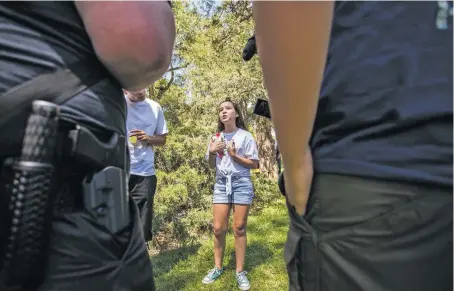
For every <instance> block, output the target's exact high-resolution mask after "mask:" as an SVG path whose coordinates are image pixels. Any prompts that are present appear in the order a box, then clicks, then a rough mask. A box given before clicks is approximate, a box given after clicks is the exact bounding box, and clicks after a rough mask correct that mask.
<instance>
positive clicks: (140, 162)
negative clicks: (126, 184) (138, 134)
mask: <svg viewBox="0 0 454 291" xmlns="http://www.w3.org/2000/svg"><path fill="white" fill-rule="evenodd" d="M125 98H126V104H127V106H128V117H127V118H126V129H127V131H128V135H129V132H130V131H131V130H133V129H140V130H143V131H144V132H145V133H146V134H147V135H149V136H153V135H163V134H166V133H168V130H167V124H166V121H165V119H164V112H163V111H162V108H161V106H160V105H159V104H158V103H157V102H155V101H153V100H151V99H148V98H147V99H145V100H144V101H140V102H131V101H130V100H129V98H127V97H126V96H125ZM128 147H129V153H130V155H131V174H134V175H139V176H153V175H154V174H155V169H154V150H153V147H152V146H150V145H147V144H146V143H144V142H141V141H137V142H136V143H135V144H132V143H130V141H129V139H128Z"/></svg>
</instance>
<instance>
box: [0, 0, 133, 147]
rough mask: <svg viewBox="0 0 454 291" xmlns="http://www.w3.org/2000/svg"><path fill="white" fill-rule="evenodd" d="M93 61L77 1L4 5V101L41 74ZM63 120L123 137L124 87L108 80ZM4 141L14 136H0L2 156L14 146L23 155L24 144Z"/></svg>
mask: <svg viewBox="0 0 454 291" xmlns="http://www.w3.org/2000/svg"><path fill="white" fill-rule="evenodd" d="M90 57H91V58H95V57H96V56H95V53H94V49H93V46H92V44H91V41H90V38H89V37H88V35H87V33H86V31H85V27H84V25H83V23H82V20H81V19H80V17H79V14H78V12H77V10H76V7H75V5H74V3H73V2H72V1H71V2H69V1H65V2H45V1H34V2H25V1H18V2H0V98H1V95H2V94H3V93H5V92H7V91H8V90H11V89H12V88H14V87H15V86H18V85H21V84H23V83H24V82H26V81H29V80H32V79H33V78H35V77H37V76H39V75H41V74H44V73H49V72H52V71H55V70H58V69H64V68H67V67H68V66H69V65H71V64H74V63H77V62H79V61H80V60H82V59H85V58H90ZM90 65H92V66H93V65H99V66H102V65H101V63H99V64H90ZM89 69H90V67H89V66H87V70H89ZM36 98H39V96H36ZM1 113H2V108H0V114H1ZM61 115H62V118H63V119H66V120H70V121H75V122H78V123H80V124H83V125H85V126H86V127H88V128H90V129H92V130H94V131H97V130H98V132H108V131H116V132H119V133H121V134H124V133H125V123H126V122H125V120H126V104H125V101H124V97H123V93H122V90H121V86H120V85H119V84H118V82H117V81H116V80H114V79H113V78H111V77H107V78H104V79H103V80H101V81H100V82H98V83H96V84H95V85H93V86H92V87H90V88H89V89H88V90H86V91H84V92H82V93H80V94H79V95H77V96H74V97H73V98H72V99H70V100H69V101H67V102H66V103H65V104H63V105H62V106H61ZM8 130H9V129H8ZM5 135H6V137H5ZM5 138H10V135H9V134H7V133H5V132H0V149H1V151H2V154H3V153H5V151H8V149H6V150H5V148H11V146H13V148H19V149H20V144H18V143H20V139H19V138H16V137H13V139H14V141H11V140H8V141H6V139H5ZM6 143H7V145H5V144H6Z"/></svg>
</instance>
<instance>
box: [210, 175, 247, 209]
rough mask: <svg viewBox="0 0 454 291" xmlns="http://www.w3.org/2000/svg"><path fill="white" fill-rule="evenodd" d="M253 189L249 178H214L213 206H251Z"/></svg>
mask: <svg viewBox="0 0 454 291" xmlns="http://www.w3.org/2000/svg"><path fill="white" fill-rule="evenodd" d="M253 198H254V187H253V185H252V181H251V177H236V176H233V177H216V184H215V185H214V195H213V204H218V203H222V204H244V205H250V204H252V199H253Z"/></svg>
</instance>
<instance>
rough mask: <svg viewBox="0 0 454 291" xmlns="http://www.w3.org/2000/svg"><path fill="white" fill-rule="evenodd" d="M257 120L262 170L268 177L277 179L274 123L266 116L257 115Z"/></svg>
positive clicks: (257, 136)
mask: <svg viewBox="0 0 454 291" xmlns="http://www.w3.org/2000/svg"><path fill="white" fill-rule="evenodd" d="M256 120H257V121H256V138H257V147H258V150H259V163H260V172H261V173H262V174H263V175H265V176H266V177H267V178H270V179H277V176H278V174H277V164H276V149H275V140H274V138H273V136H272V134H271V126H272V123H271V121H269V120H268V119H266V118H264V117H257V119H256Z"/></svg>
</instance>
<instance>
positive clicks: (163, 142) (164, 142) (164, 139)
mask: <svg viewBox="0 0 454 291" xmlns="http://www.w3.org/2000/svg"><path fill="white" fill-rule="evenodd" d="M166 142H167V137H166V136H165V135H164V136H163V137H162V141H161V145H165V144H166Z"/></svg>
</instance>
